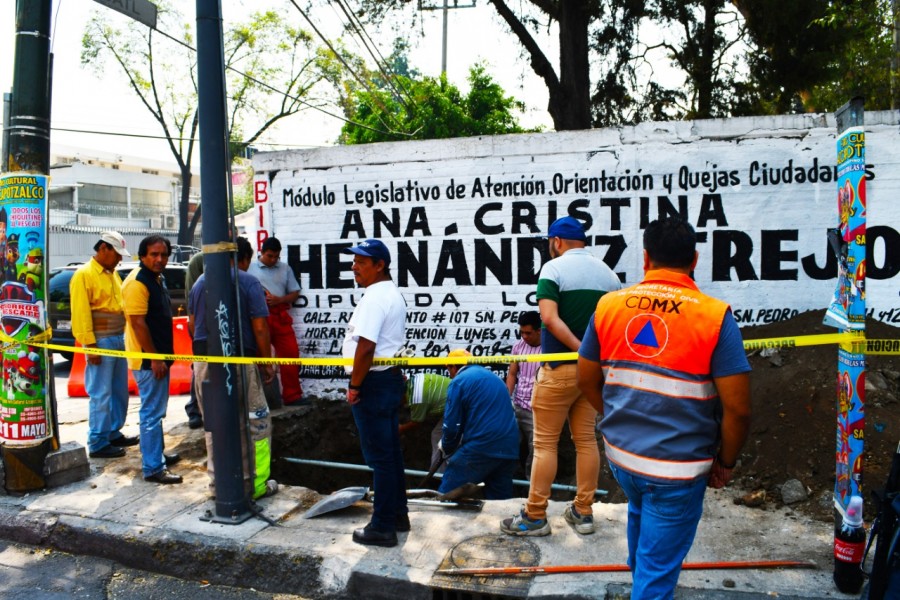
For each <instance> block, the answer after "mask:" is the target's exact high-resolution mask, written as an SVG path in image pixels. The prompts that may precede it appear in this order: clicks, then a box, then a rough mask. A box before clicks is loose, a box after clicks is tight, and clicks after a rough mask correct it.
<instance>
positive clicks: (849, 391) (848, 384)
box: [826, 97, 867, 518]
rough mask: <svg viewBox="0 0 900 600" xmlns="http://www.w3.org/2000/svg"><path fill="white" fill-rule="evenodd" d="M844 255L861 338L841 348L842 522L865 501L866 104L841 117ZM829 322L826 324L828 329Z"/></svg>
mask: <svg viewBox="0 0 900 600" xmlns="http://www.w3.org/2000/svg"><path fill="white" fill-rule="evenodd" d="M835 121H836V124H837V133H838V140H837V169H838V170H837V175H838V179H837V191H838V194H837V196H838V202H837V204H838V227H837V233H838V236H839V239H838V242H839V244H840V246H839V248H840V255H839V260H838V288H837V292H836V299H837V303H836V304H837V305H835V306H834V309H832V308H829V311H832V310H835V311H837V310H844V311H846V317H845V318H846V325H845V326H844V331H845V332H846V333H853V334H855V335H856V336H857V339H854V340H853V341H851V342H848V343H846V344H841V345H840V347H839V348H838V377H837V380H838V386H837V395H838V398H837V446H836V449H835V450H836V451H835V456H836V465H835V485H834V505H835V509H836V510H837V512H838V513H839V514H838V515H837V516H836V517H837V518H842V517H843V516H844V515H845V514H846V510H847V506H848V504H849V502H850V498H851V497H853V496H862V489H861V487H860V486H861V483H862V474H863V451H864V449H865V435H864V431H865V402H866V389H865V384H864V382H865V372H866V354H865V343H864V340H865V335H866V300H865V293H864V292H865V289H866V283H865V282H866V269H865V259H866V204H867V199H866V178H865V169H866V137H865V129H864V124H865V111H864V105H863V99H862V98H860V97H856V98H853V99H852V100H850V102H848V103H847V104H845V105H844V106H842V107H841V108H839V109H838V110H836V111H835ZM827 322H828V321H827V320H826V323H827Z"/></svg>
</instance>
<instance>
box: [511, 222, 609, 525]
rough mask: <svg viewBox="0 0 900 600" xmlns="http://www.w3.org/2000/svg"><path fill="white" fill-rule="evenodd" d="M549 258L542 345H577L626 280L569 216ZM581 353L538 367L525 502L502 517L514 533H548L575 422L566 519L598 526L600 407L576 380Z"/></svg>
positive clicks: (552, 349)
mask: <svg viewBox="0 0 900 600" xmlns="http://www.w3.org/2000/svg"><path fill="white" fill-rule="evenodd" d="M547 234H548V235H547V238H548V244H549V250H550V257H551V258H552V260H550V261H549V262H548V263H547V264H545V265H544V266H543V268H541V275H540V277H539V279H538V286H537V299H538V308H539V309H540V312H541V321H542V322H543V326H542V329H541V352H542V353H543V354H554V353H561V352H577V351H578V347H579V346H580V345H581V337H582V336H583V335H584V331H585V328H586V327H587V324H588V321H590V318H591V315H593V313H594V307H595V306H596V305H597V300H599V299H600V297H601V296H603V294H605V293H607V292H610V291H613V290H618V289H619V288H621V287H622V284H621V282H620V281H619V278H618V277H616V274H615V273H613V272H612V270H611V269H610V268H609V267H608V266H606V264H605V263H604V262H603V261H602V260H600V259H599V258H596V257H594V256H593V255H592V254H591V253H590V252H588V250H587V248H586V247H585V245H586V242H587V236H586V235H585V234H584V226H583V225H582V224H581V222H580V221H578V219H576V218H574V217H562V218H561V219H557V220H556V221H554V222H553V224H552V225H550V229H549V230H548V231H547ZM576 363H577V361H575V360H563V361H549V362H545V363H544V364H543V365H542V366H541V368H540V369H539V370H538V374H537V380H536V381H535V384H534V392H533V395H532V400H531V409H532V413H533V414H534V461H533V463H532V466H531V487H530V489H529V490H528V502H527V503H526V504H525V508H524V509H523V510H522V511H521V512H520V513H519V514H518V515H515V516H513V517H510V518H507V519H504V520H503V521H501V522H500V529H501V530H502V531H503V532H504V533H508V534H510V535H548V534H549V533H550V523H549V521H547V505H548V502H549V499H550V486H551V485H552V484H553V479H554V478H555V477H556V468H557V451H558V446H559V436H560V434H561V433H562V430H563V425H565V423H566V420H568V421H569V430H570V431H571V432H572V441H573V442H574V443H575V450H576V458H575V477H576V479H577V488H578V491H577V492H576V494H575V502H574V503H573V504H572V505H570V506H568V507H567V508H566V510H565V513H564V515H563V516H564V517H565V519H566V521H567V522H568V523H569V524H571V525H572V526H573V527H575V530H576V531H577V532H578V533H581V534H590V533H593V532H594V519H593V509H592V506H593V504H594V491H595V490H596V489H597V479H598V477H599V475H600V451H599V449H598V447H597V437H596V432H595V429H594V427H595V420H596V417H597V411H596V410H595V409H594V407H592V406H591V405H590V403H589V402H588V401H587V399H586V398H585V397H584V394H582V393H581V391H580V390H579V389H578V386H577V385H576V366H577V364H576Z"/></svg>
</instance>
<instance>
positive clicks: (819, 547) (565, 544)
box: [0, 380, 852, 600]
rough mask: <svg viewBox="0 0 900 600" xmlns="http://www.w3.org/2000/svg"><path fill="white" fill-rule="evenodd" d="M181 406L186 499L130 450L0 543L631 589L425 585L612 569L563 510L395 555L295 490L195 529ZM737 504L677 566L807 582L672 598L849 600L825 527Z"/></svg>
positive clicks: (53, 492)
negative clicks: (466, 570) (554, 569)
mask: <svg viewBox="0 0 900 600" xmlns="http://www.w3.org/2000/svg"><path fill="white" fill-rule="evenodd" d="M63 381H64V380H63ZM57 387H58V388H59V387H60V383H59V380H58V382H57ZM64 390H65V388H64V386H63V387H62V391H63V392H64ZM58 398H59V401H58V402H59V405H60V410H59V412H60V422H61V427H60V429H61V436H60V437H61V441H63V442H67V441H77V442H80V443H83V442H84V437H85V435H86V418H87V416H86V415H87V410H86V409H87V400H86V399H69V398H67V397H66V396H65V394H64V393H63V394H59V395H58ZM186 400H187V397H182V396H177V397H173V398H172V399H171V400H170V404H169V417H168V418H167V420H166V422H165V425H166V428H167V443H168V445H169V449H171V450H175V451H183V450H185V449H187V450H188V451H186V452H182V453H183V455H184V456H185V458H184V460H183V461H182V462H181V463H179V464H178V465H176V466H175V467H173V469H172V470H173V472H176V473H179V474H181V475H183V476H184V479H185V480H184V483H183V484H181V485H174V486H160V485H157V484H152V483H147V482H145V481H143V479H142V478H141V476H140V468H139V465H140V458H139V454H140V453H139V450H138V449H137V448H136V447H135V448H129V449H128V455H127V456H126V457H125V458H122V459H115V460H106V461H101V460H91V476H90V477H89V478H88V479H86V480H83V481H79V482H76V483H71V484H68V485H65V486H62V487H58V488H54V489H49V490H47V491H41V492H34V493H30V494H28V495H25V496H23V497H15V496H8V495H0V537H3V538H6V539H10V540H14V541H19V542H24V543H28V544H35V545H43V546H50V547H53V548H56V549H59V550H63V551H66V552H71V553H76V554H91V555H96V556H101V557H104V558H109V559H112V560H115V561H117V562H119V563H122V564H124V565H127V566H131V567H135V568H140V569H146V570H151V571H157V572H161V573H165V574H169V575H174V576H178V577H182V578H187V579H194V580H203V581H208V582H210V583H216V584H226V585H234V586H243V587H253V588H255V589H257V590H261V591H270V592H283V593H292V594H299V595H302V596H306V597H309V598H409V599H419V598H421V599H422V600H425V599H431V598H436V597H441V598H457V597H462V596H461V593H462V592H469V593H471V594H482V595H483V596H477V597H488V598H526V597H527V598H542V599H544V598H545V599H549V598H627V597H628V591H629V589H630V580H631V578H630V575H629V574H628V573H608V574H607V573H580V574H554V575H538V576H534V575H529V576H521V575H520V576H502V577H492V578H488V577H467V576H447V575H439V574H435V571H436V570H437V569H438V568H443V567H462V566H509V565H545V566H546V565H573V564H576V565H595V564H620V563H623V562H624V561H625V558H626V554H627V550H626V542H625V521H626V506H625V505H624V504H601V503H598V504H596V505H595V506H594V518H595V522H596V523H597V532H596V533H595V534H594V535H590V536H581V535H579V534H577V533H575V531H574V530H573V529H572V528H571V527H570V526H569V525H568V524H567V523H566V522H565V521H564V520H563V518H562V512H563V510H564V508H565V503H562V502H551V505H550V509H549V514H550V523H551V526H552V528H553V534H552V535H550V536H548V537H544V538H513V537H509V536H506V535H503V534H501V533H500V530H499V525H498V523H499V521H500V520H501V519H502V518H504V517H507V516H510V515H512V514H513V513H515V512H516V511H518V510H519V507H520V505H521V500H519V499H517V500H508V501H500V502H487V503H485V506H484V509H483V510H482V511H481V512H480V513H477V512H466V511H454V510H451V509H446V508H432V507H422V506H411V507H410V520H411V522H412V531H411V532H409V533H402V534H399V537H400V544H399V545H398V546H397V547H396V548H388V549H385V548H370V547H365V546H360V545H357V544H354V543H353V542H352V541H351V537H350V534H351V532H352V531H353V529H354V528H357V527H362V526H364V525H365V524H366V523H367V522H368V520H369V518H370V516H371V505H370V504H367V503H366V502H359V503H357V504H356V505H354V506H352V507H349V508H347V509H344V510H342V511H339V512H334V513H330V514H326V515H322V516H320V517H317V518H314V519H304V518H303V513H304V512H305V511H306V510H307V509H308V508H309V507H310V506H311V505H312V504H313V503H314V502H316V501H317V500H318V499H319V495H318V494H317V493H316V492H314V491H311V490H308V489H306V488H302V487H290V486H282V488H281V490H280V492H279V493H278V494H277V495H275V496H273V497H271V498H264V499H262V500H260V501H259V504H258V506H259V507H260V508H261V509H262V514H263V515H264V516H265V519H263V518H252V519H250V520H249V521H246V522H244V523H242V524H240V525H222V524H216V523H210V522H207V521H203V520H201V517H203V516H204V515H205V514H207V513H208V511H212V510H214V505H213V502H212V501H211V500H210V499H209V490H208V478H207V476H206V473H205V469H204V467H203V456H202V455H200V454H197V453H196V452H192V451H190V449H191V448H202V444H203V442H202V435H201V431H200V430H194V431H192V430H190V429H188V428H187V424H186V418H185V416H184V411H183V409H182V406H183V404H184V403H185V401H186ZM136 409H137V399H136V398H132V405H131V408H130V411H129V412H130V413H131V412H134V411H136ZM79 413H81V416H80V417H79ZM128 423H129V425H128V428H127V429H126V433H129V434H133V433H136V429H137V426H136V423H137V419H136V414H134V415H132V414H129V419H128ZM131 428H134V430H135V431H131ZM735 494H736V492H734V491H732V490H727V489H726V490H721V491H714V490H710V491H709V493H708V494H707V501H706V506H705V512H704V517H703V521H702V522H701V525H700V529H699V531H698V535H697V540H696V542H695V544H694V547H693V549H692V551H691V553H690V555H689V556H688V561H690V562H699V561H744V560H775V559H790V560H804V561H810V562H812V563H814V564H815V565H816V568H815V569H781V570H728V571H724V570H718V571H685V572H683V573H682V575H681V579H680V582H679V592H678V594H677V597H679V598H728V597H732V598H747V599H751V598H763V597H765V598H770V597H779V598H851V597H852V596H847V595H844V594H841V593H839V592H838V591H837V589H836V588H835V587H834V584H833V583H832V581H831V569H832V549H831V544H832V526H831V524H829V523H823V522H819V521H811V520H809V519H807V518H806V517H805V516H803V515H800V514H796V513H793V512H792V511H790V510H784V509H782V510H764V511H763V510H758V509H749V508H746V507H743V506H737V505H735V504H734V503H733V501H732V498H733V496H734V495H735ZM266 519H268V520H271V521H274V522H275V523H277V524H276V525H271V524H270V523H269V522H267V520H266ZM434 590H445V591H443V592H437V593H436V592H435V591H434Z"/></svg>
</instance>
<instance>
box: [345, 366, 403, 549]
mask: <svg viewBox="0 0 900 600" xmlns="http://www.w3.org/2000/svg"><path fill="white" fill-rule="evenodd" d="M405 389H406V382H405V381H404V380H403V375H402V374H401V373H400V370H399V369H389V370H387V371H369V373H368V374H367V375H366V378H365V379H364V380H363V382H362V387H361V389H360V390H359V399H360V400H359V402H357V403H356V404H354V405H353V406H351V407H350V409H351V410H352V411H353V420H354V421H356V428H357V429H358V430H359V441H360V445H361V446H362V452H363V457H365V459H366V464H367V465H368V466H369V468H371V469H372V471H373V475H374V477H373V479H374V483H373V487H374V489H375V490H374V491H375V506H374V510H373V514H372V522H371V523H370V525H371V526H372V528H373V529H376V530H378V531H384V532H391V531H395V530H396V527H397V525H396V523H397V517H399V516H402V515H405V514H406V513H407V508H406V475H405V474H404V473H403V452H402V451H401V448H400V432H399V430H398V427H399V426H400V423H399V418H398V415H397V412H398V410H399V408H400V404H401V403H402V401H403V391H404V390H405Z"/></svg>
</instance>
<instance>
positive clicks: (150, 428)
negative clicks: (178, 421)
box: [132, 369, 169, 477]
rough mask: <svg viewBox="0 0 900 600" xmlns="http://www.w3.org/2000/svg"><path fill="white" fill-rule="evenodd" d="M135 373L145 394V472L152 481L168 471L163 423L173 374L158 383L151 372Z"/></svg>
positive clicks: (143, 447) (143, 461) (142, 430)
mask: <svg viewBox="0 0 900 600" xmlns="http://www.w3.org/2000/svg"><path fill="white" fill-rule="evenodd" d="M132 373H133V374H134V380H135V381H136V382H137V386H138V391H139V392H140V394H141V410H140V412H139V413H138V414H139V415H140V419H141V471H142V472H143V475H144V477H150V476H151V475H156V474H157V473H159V472H160V471H162V470H163V469H165V468H166V463H165V459H164V458H163V429H162V420H163V418H165V416H166V407H167V406H168V404H169V373H168V372H166V376H165V377H163V378H162V379H156V378H155V377H154V376H153V371H151V370H150V369H142V370H136V371H132Z"/></svg>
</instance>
